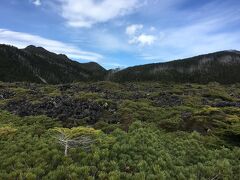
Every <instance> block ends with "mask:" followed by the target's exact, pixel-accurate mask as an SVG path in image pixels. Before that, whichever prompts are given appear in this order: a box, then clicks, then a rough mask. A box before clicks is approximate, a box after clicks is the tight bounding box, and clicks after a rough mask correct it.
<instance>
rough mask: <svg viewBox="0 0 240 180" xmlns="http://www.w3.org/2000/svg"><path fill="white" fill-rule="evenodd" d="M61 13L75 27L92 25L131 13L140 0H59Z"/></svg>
mask: <svg viewBox="0 0 240 180" xmlns="http://www.w3.org/2000/svg"><path fill="white" fill-rule="evenodd" d="M57 1H58V2H60V3H61V15H62V17H63V18H65V19H66V20H67V23H68V25H70V26H73V27H91V26H92V25H94V24H97V23H103V22H107V21H109V20H112V19H114V18H117V17H121V16H124V15H126V14H129V13H131V12H132V11H133V10H134V9H136V8H137V7H138V6H139V5H140V1H139V0H117V1H116V0H80V1H77V0H57Z"/></svg>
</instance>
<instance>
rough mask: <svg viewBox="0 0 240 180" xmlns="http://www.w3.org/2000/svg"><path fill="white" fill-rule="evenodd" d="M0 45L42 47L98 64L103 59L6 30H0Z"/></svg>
mask: <svg viewBox="0 0 240 180" xmlns="http://www.w3.org/2000/svg"><path fill="white" fill-rule="evenodd" d="M0 43H2V44H10V45H14V46H17V47H18V48H24V47H26V46H28V45H31V44H32V45H35V46H41V47H44V48H46V49H47V50H49V51H53V52H55V53H59V54H66V55H68V56H69V57H70V58H74V59H78V60H85V61H95V62H98V61H99V60H101V59H102V58H103V56H102V55H100V54H97V53H94V52H88V51H82V50H80V49H79V48H78V47H76V46H74V45H71V44H66V43H63V42H60V41H55V40H51V39H46V38H43V37H40V36H37V35H31V34H27V33H22V32H15V31H10V30H7V29H0Z"/></svg>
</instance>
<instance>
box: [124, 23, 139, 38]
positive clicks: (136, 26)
mask: <svg viewBox="0 0 240 180" xmlns="http://www.w3.org/2000/svg"><path fill="white" fill-rule="evenodd" d="M142 28H143V25H142V24H132V25H130V26H128V27H127V28H126V34H127V35H129V36H132V35H135V34H136V32H137V31H139V30H141V29H142Z"/></svg>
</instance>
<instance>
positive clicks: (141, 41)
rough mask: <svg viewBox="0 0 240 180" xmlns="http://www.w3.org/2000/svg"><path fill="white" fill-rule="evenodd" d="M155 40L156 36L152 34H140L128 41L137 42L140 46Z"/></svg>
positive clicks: (150, 43) (130, 42)
mask: <svg viewBox="0 0 240 180" xmlns="http://www.w3.org/2000/svg"><path fill="white" fill-rule="evenodd" d="M156 40H157V37H156V36H154V35H147V34H141V35H139V36H135V37H133V39H131V40H130V41H129V44H139V45H141V46H145V45H152V44H153V43H154V42H155V41H156Z"/></svg>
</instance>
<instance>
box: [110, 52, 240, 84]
mask: <svg viewBox="0 0 240 180" xmlns="http://www.w3.org/2000/svg"><path fill="white" fill-rule="evenodd" d="M239 72H240V52H239V51H220V52H216V53H211V54H205V55H200V56H196V57H192V58H187V59H182V60H176V61H170V62H167V63H156V64H147V65H141V66H135V67H129V68H127V69H124V70H122V71H119V72H117V73H115V74H114V75H113V76H112V79H113V80H115V81H121V82H123V81H162V82H181V83H184V82H190V83H208V82H214V81H216V82H219V83H224V84H230V83H236V82H240V75H239Z"/></svg>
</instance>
